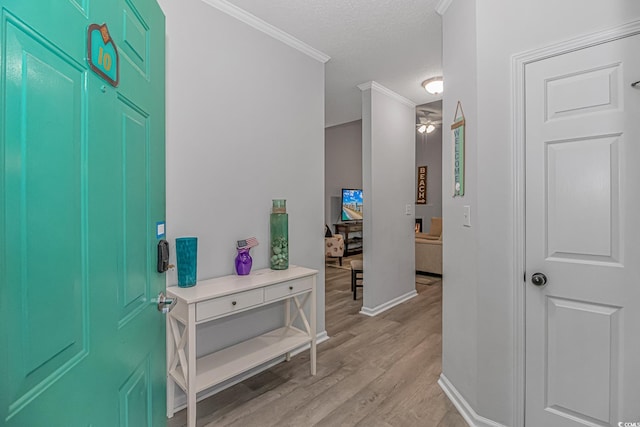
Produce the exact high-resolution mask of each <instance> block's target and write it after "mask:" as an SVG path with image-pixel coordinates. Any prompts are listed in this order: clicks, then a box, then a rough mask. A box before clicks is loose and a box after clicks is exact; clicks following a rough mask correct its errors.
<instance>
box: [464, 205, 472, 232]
mask: <svg viewBox="0 0 640 427" xmlns="http://www.w3.org/2000/svg"><path fill="white" fill-rule="evenodd" d="M462 215H463V217H464V219H463V222H462V225H464V226H465V227H471V206H469V205H465V206H464V210H463V213H462Z"/></svg>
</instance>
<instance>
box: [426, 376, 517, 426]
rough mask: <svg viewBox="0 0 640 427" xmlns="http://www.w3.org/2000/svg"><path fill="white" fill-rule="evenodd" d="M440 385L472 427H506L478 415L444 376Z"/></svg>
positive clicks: (439, 381)
mask: <svg viewBox="0 0 640 427" xmlns="http://www.w3.org/2000/svg"><path fill="white" fill-rule="evenodd" d="M438 385H439V386H440V388H441V389H442V391H444V394H446V395H447V397H448V398H449V400H450V401H451V403H453V406H455V407H456V409H457V410H458V412H460V415H462V418H464V420H465V421H466V422H467V424H469V425H470V426H471V427H506V426H504V425H503V424H500V423H497V422H495V421H492V420H490V419H488V418H485V417H482V416H480V415H478V414H477V413H476V411H474V410H473V408H472V407H471V406H470V405H469V403H468V402H467V401H466V400H465V399H464V397H462V395H461V394H460V393H459V392H458V390H456V388H455V387H454V386H453V384H451V381H449V380H448V379H447V377H445V376H444V374H440V379H439V380H438Z"/></svg>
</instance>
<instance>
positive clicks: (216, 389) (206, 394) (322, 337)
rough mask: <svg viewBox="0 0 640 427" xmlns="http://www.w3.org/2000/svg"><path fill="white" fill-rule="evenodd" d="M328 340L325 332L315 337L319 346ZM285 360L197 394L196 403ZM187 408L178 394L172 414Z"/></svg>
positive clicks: (277, 359)
mask: <svg viewBox="0 0 640 427" xmlns="http://www.w3.org/2000/svg"><path fill="white" fill-rule="evenodd" d="M328 339H329V335H328V334H327V331H322V332H320V333H319V334H317V335H316V344H320V343H323V342H325V341H327V340H328ZM309 347H311V344H305V345H303V346H302V347H299V348H297V349H295V350H293V351H292V352H291V356H295V355H296V354H299V353H302V352H303V351H305V350H309ZM285 359H286V357H285V356H280V357H277V358H275V359H273V360H272V361H270V362H267V363H265V364H264V365H262V366H259V367H257V368H256V369H252V370H250V371H247V372H244V373H242V374H240V375H238V376H237V377H234V378H233V379H232V380H230V381H229V382H225V383H223V384H220V385H217V386H214V387H211V388H210V389H208V390H204V391H203V392H202V394H200V393H198V396H197V397H196V401H197V402H200V401H201V400H204V399H206V398H207V397H211V396H213V395H214V394H217V393H220V392H221V391H223V390H226V389H228V388H229V387H233V386H234V385H236V384H239V383H241V382H242V381H244V380H246V379H247V378H251V377H252V376H254V375H257V374H259V373H260V372H264V371H266V370H267V369H269V368H272V367H274V366H276V365H277V364H279V363H281V362H284V361H285ZM176 390H180V387H176ZM186 407H187V395H186V394H184V393H182V394H179V395H178V396H177V397H176V399H175V405H174V410H173V412H174V414H175V413H176V412H178V411H181V410H183V409H184V408H186Z"/></svg>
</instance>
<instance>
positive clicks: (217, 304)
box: [196, 289, 264, 322]
mask: <svg viewBox="0 0 640 427" xmlns="http://www.w3.org/2000/svg"><path fill="white" fill-rule="evenodd" d="M263 302H264V291H263V289H254V290H251V291H245V292H240V293H237V294H234V295H229V296H226V297H220V298H215V299H211V300H208V301H203V302H199V303H197V304H196V322H201V321H203V320H205V319H209V318H212V317H217V316H221V315H223V314H227V313H231V312H234V311H238V310H242V309H245V308H247V307H251V306H254V305H258V304H262V303H263Z"/></svg>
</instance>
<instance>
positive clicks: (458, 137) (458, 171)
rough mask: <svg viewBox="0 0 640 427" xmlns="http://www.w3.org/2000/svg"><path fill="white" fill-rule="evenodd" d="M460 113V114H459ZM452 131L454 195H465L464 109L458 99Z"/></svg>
mask: <svg viewBox="0 0 640 427" xmlns="http://www.w3.org/2000/svg"><path fill="white" fill-rule="evenodd" d="M458 114H460V115H458ZM453 117H454V119H453V124H452V125H451V131H452V133H453V197H456V196H464V125H465V119H464V111H462V104H461V103H460V101H458V105H457V106H456V113H455V114H454V115H453Z"/></svg>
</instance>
